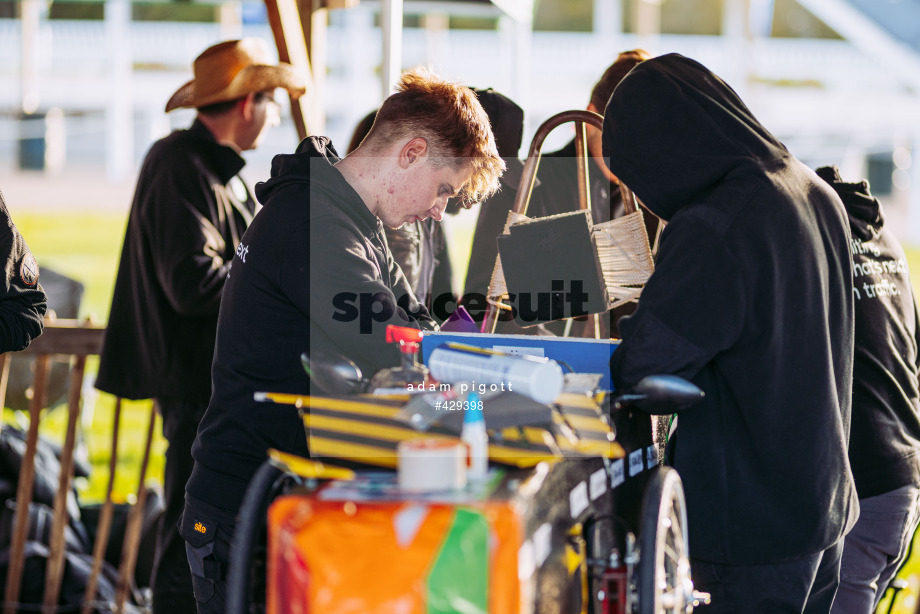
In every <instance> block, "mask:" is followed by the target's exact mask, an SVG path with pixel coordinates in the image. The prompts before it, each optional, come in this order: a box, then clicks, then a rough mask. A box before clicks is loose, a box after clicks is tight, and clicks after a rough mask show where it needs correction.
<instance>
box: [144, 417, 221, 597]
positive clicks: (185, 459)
mask: <svg viewBox="0 0 920 614" xmlns="http://www.w3.org/2000/svg"><path fill="white" fill-rule="evenodd" d="M157 405H158V408H159V410H160V415H161V416H162V417H163V436H164V437H165V438H166V441H167V442H168V443H169V446H168V447H167V448H166V464H165V465H166V466H165V471H164V478H163V491H164V493H163V494H164V503H165V505H166V509H165V510H164V512H163V515H162V516H161V517H160V521H159V525H158V526H157V540H156V554H155V555H154V563H153V574H152V577H151V587H152V589H153V614H195V612H196V611H197V609H196V607H195V597H194V594H193V591H192V576H191V573H190V572H189V566H188V558H187V557H186V553H185V541H184V540H183V539H182V536H181V535H179V529H178V524H179V518H180V517H181V516H182V510H183V508H184V506H185V483H186V482H188V478H189V476H190V475H191V474H192V466H193V465H194V461H193V460H192V443H194V441H195V436H196V435H197V434H198V423H199V422H201V418H202V416H204V412H205V410H206V409H207V406H208V403H207V401H203V402H202V401H183V400H177V399H157Z"/></svg>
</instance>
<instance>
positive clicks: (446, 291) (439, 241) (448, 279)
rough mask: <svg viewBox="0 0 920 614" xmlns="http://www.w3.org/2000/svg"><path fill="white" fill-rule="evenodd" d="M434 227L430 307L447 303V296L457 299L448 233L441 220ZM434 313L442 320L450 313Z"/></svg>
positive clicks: (453, 299)
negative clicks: (448, 245)
mask: <svg viewBox="0 0 920 614" xmlns="http://www.w3.org/2000/svg"><path fill="white" fill-rule="evenodd" d="M432 229H433V230H432V232H434V233H435V237H434V238H435V241H434V246H435V253H434V275H432V278H431V302H430V304H429V307H430V308H433V307H434V306H435V305H436V304H437V305H439V306H440V305H445V304H447V303H448V301H447V297H451V301H455V300H456V296H455V295H454V269H453V265H452V264H451V261H450V251H449V250H448V247H447V235H446V234H445V233H444V226H442V225H441V223H440V222H435V223H434V224H433V225H432ZM432 315H433V316H434V317H435V318H437V319H438V320H439V321H441V320H444V319H446V316H447V315H448V314H444V313H439V314H432ZM442 316H444V317H442Z"/></svg>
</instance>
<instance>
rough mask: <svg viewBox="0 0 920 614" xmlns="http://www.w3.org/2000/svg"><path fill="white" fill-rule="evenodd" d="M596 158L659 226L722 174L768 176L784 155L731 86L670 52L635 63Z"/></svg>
mask: <svg viewBox="0 0 920 614" xmlns="http://www.w3.org/2000/svg"><path fill="white" fill-rule="evenodd" d="M603 152H604V156H605V157H607V158H609V159H610V170H611V171H612V172H613V173H614V174H615V175H616V176H617V177H619V178H620V179H621V180H622V181H623V182H624V183H625V184H626V185H627V186H629V188H630V189H631V190H632V191H633V192H635V194H636V195H637V196H638V197H639V198H640V199H641V200H642V202H643V203H644V204H645V205H646V206H647V207H648V208H649V209H650V210H651V211H652V212H653V213H654V214H655V215H657V216H658V217H660V218H662V219H664V220H669V219H670V218H671V217H672V216H673V215H674V214H675V213H677V211H679V210H680V209H681V208H683V207H684V206H686V205H688V204H690V203H691V202H693V201H694V200H696V199H697V198H699V197H700V196H701V195H702V194H704V193H705V192H707V191H708V190H711V189H712V188H714V187H715V186H716V185H717V184H718V183H719V182H720V181H722V180H723V179H724V178H725V177H726V176H727V175H729V174H730V173H733V172H737V171H745V170H755V171H757V170H760V171H769V170H774V169H776V168H779V167H780V166H782V165H783V164H784V163H785V162H784V161H785V159H786V158H787V156H788V155H789V153H788V151H787V150H786V148H785V147H784V146H783V144H782V143H780V142H779V141H778V140H777V139H776V138H775V137H774V136H773V135H772V134H770V132H769V131H767V129H766V128H764V127H763V126H762V125H761V124H760V122H758V121H757V119H756V118H755V117H754V115H753V114H752V113H751V111H750V110H749V109H748V108H747V106H745V104H744V103H743V102H742V101H741V99H740V98H739V97H738V95H737V94H736V93H735V91H734V90H733V89H732V88H731V87H729V86H728V85H727V84H726V83H725V82H724V81H722V80H721V79H720V78H719V77H717V76H716V75H714V74H713V73H712V72H711V71H710V70H709V69H707V68H706V67H705V66H703V65H702V64H700V63H699V62H696V61H694V60H691V59H689V58H686V57H684V56H682V55H679V54H676V53H672V54H669V55H664V56H660V57H657V58H652V59H650V60H646V61H644V62H642V63H640V64H638V65H637V66H636V67H635V68H633V69H632V70H631V71H630V72H629V74H628V75H626V77H625V78H624V79H623V81H621V82H620V84H619V85H618V86H617V88H616V89H615V90H614V92H613V95H612V96H611V97H610V101H609V102H608V104H607V109H606V111H605V114H604V129H603Z"/></svg>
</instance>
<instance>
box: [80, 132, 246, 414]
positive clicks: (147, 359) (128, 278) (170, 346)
mask: <svg viewBox="0 0 920 614" xmlns="http://www.w3.org/2000/svg"><path fill="white" fill-rule="evenodd" d="M244 164H245V161H244V160H243V158H241V157H240V155H239V154H238V153H236V151H234V150H233V149H232V148H230V147H227V146H225V145H221V144H219V143H218V142H217V141H216V140H215V139H214V137H213V135H212V134H211V132H210V131H209V130H208V129H207V128H206V127H205V126H204V124H202V123H201V122H199V121H195V123H194V124H193V125H192V127H191V128H189V129H188V130H177V131H175V132H173V133H172V134H170V135H169V136H167V137H165V138H163V139H161V140H159V141H157V142H156V143H155V144H154V145H153V147H151V149H150V152H149V153H148V154H147V157H146V158H145V160H144V164H143V166H142V167H141V172H140V175H139V176H138V180H137V187H136V188H135V192H134V202H133V203H132V205H131V212H130V214H129V216H128V227H127V229H126V230H125V241H124V246H123V247H122V252H121V262H120V263H119V265H118V275H117V277H116V279H115V292H114V295H113V296H112V308H111V311H110V313H109V322H108V326H107V328H106V334H105V341H104V343H103V347H102V354H101V356H100V360H99V375H98V377H97V379H96V387H97V388H99V389H100V390H104V391H106V392H109V393H111V394H114V395H117V396H120V397H125V398H129V399H147V398H163V397H169V398H173V399H182V400H186V401H199V402H202V403H205V402H207V400H208V398H210V396H211V357H212V356H213V353H214V334H215V331H216V328H217V311H218V307H219V306H220V296H221V291H222V290H223V287H224V280H225V279H226V278H227V271H228V270H229V268H230V260H231V259H232V258H233V254H234V252H235V251H236V248H237V244H238V243H239V240H240V236H241V235H242V234H243V232H244V231H245V230H246V226H247V225H248V224H249V222H250V221H251V220H252V217H253V214H254V212H255V200H254V199H253V198H252V196H251V195H250V194H249V191H248V190H247V189H246V186H245V184H244V183H243V181H242V179H240V178H239V176H238V175H237V174H238V173H239V172H240V170H241V169H242V168H243V165H244Z"/></svg>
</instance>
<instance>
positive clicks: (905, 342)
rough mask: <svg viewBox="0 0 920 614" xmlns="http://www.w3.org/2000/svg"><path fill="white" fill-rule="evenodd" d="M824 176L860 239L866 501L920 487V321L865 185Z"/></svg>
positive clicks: (857, 288)
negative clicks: (919, 383)
mask: <svg viewBox="0 0 920 614" xmlns="http://www.w3.org/2000/svg"><path fill="white" fill-rule="evenodd" d="M817 173H818V176H819V177H821V178H822V179H824V180H825V181H827V182H828V183H829V184H830V185H831V187H833V188H834V190H835V191H836V192H837V194H838V195H839V196H840V199H841V200H842V201H843V205H844V207H846V210H847V215H848V216H849V218H850V232H851V233H852V235H853V244H852V256H853V297H854V298H855V299H856V345H855V355H854V362H853V420H852V427H851V428H850V465H851V466H852V468H853V477H854V479H855V480H856V492H857V493H858V494H859V498H860V499H864V498H866V497H874V496H877V495H881V494H884V493H887V492H891V491H892V490H895V489H897V488H900V487H902V486H906V485H908V484H920V392H918V390H917V376H918V365H920V357H918V355H917V344H918V335H920V321H918V314H917V307H916V298H915V296H914V291H913V287H912V286H911V283H910V271H909V270H908V268H907V257H906V256H905V255H904V250H903V249H902V248H901V244H900V243H898V240H897V239H896V238H895V237H894V235H892V234H891V232H890V231H889V230H888V229H887V228H885V226H884V224H885V218H884V215H883V214H882V208H881V205H880V204H879V202H878V200H876V199H875V198H873V197H872V195H871V194H870V193H869V184H868V183H867V182H865V181H860V182H857V183H847V182H845V181H843V180H842V179H841V178H840V174H839V173H838V171H837V169H836V167H827V166H825V167H823V168H819V169H818V171H817Z"/></svg>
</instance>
